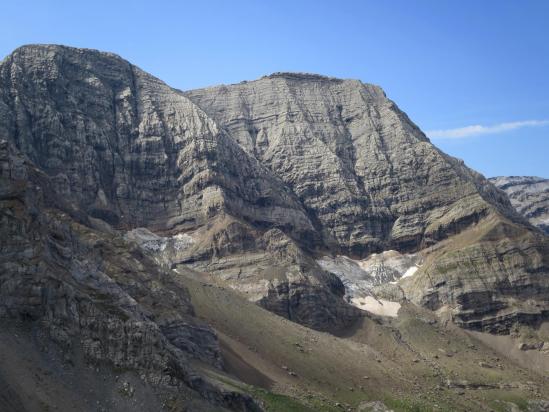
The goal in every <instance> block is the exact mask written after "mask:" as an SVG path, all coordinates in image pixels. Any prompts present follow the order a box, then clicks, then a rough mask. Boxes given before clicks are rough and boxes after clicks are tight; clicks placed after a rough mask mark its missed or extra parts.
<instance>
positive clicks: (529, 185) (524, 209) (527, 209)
mask: <svg viewBox="0 0 549 412" xmlns="http://www.w3.org/2000/svg"><path fill="white" fill-rule="evenodd" d="M490 181H491V182H492V183H493V184H494V185H496V187H498V188H499V189H501V190H503V191H504V192H505V193H506V194H507V196H509V199H511V204H512V205H513V206H514V207H515V209H517V211H518V212H519V213H520V214H521V215H523V216H524V217H525V218H526V219H528V221H529V222H530V223H531V224H533V225H534V226H537V227H538V228H540V229H541V230H542V231H544V232H545V233H546V234H548V235H549V179H543V178H541V177H533V176H500V177H492V178H490Z"/></svg>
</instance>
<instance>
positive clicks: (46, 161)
mask: <svg viewBox="0 0 549 412" xmlns="http://www.w3.org/2000/svg"><path fill="white" fill-rule="evenodd" d="M0 139H2V140H3V141H4V142H5V143H3V144H5V145H6V147H9V150H13V151H16V152H17V153H18V156H19V157H20V158H21V160H20V161H21V162H24V161H27V162H30V163H32V165H33V167H35V168H36V170H37V171H38V172H39V173H40V174H41V176H42V175H43V176H44V178H45V179H47V181H48V186H47V192H48V195H50V197H49V199H50V203H49V204H48V205H51V206H52V207H56V208H60V206H59V205H60V204H62V203H63V204H67V205H70V208H71V210H73V212H74V213H75V214H77V215H78V216H79V219H80V220H79V221H80V222H83V223H82V224H84V225H88V226H89V227H91V228H93V230H98V231H100V232H101V233H108V234H109V236H120V237H122V238H123V239H124V241H125V242H126V243H128V244H129V245H132V247H134V246H135V247H138V249H139V250H141V251H142V253H144V254H146V255H147V256H148V257H150V258H151V259H152V260H153V261H154V262H155V264H156V265H157V266H158V267H159V268H161V269H162V270H167V271H169V272H171V273H172V274H173V276H176V273H183V272H184V271H185V270H192V271H193V273H195V274H196V275H197V276H203V277H204V278H207V279H210V280H212V279H213V280H215V281H218V282H220V283H221V284H223V285H224V286H227V287H230V288H233V289H234V290H237V291H239V292H242V293H243V294H244V295H246V296H247V297H248V298H249V299H250V300H252V301H254V302H257V303H258V304H260V305H262V306H263V307H265V308H267V309H269V310H271V311H273V312H275V313H277V314H279V315H281V316H285V317H287V318H289V319H291V320H293V321H296V322H299V323H302V324H304V325H307V326H310V327H313V328H316V329H321V330H332V329H336V328H341V327H345V326H347V325H349V324H351V323H353V322H354V321H355V320H356V319H357V317H359V316H361V315H362V312H361V311H359V310H358V309H357V308H356V306H353V305H351V304H349V302H348V299H346V298H345V295H346V294H347V297H349V296H350V293H355V292H354V291H357V290H360V291H361V293H362V295H361V296H359V297H366V296H370V295H372V293H371V289H372V288H374V289H375V290H374V294H376V295H378V294H380V293H381V292H383V296H384V299H387V300H390V301H395V302H396V301H398V300H399V299H409V300H411V301H413V302H415V303H417V304H421V305H424V306H426V307H429V308H431V309H433V310H438V308H440V307H450V308H451V309H452V313H453V316H454V318H455V319H456V321H457V322H459V323H460V324H462V325H463V326H466V327H475V328H485V327H490V326H489V325H491V324H492V323H494V324H497V325H499V326H501V329H502V330H505V329H506V328H507V326H506V325H508V323H510V322H514V321H519V322H530V321H532V320H533V319H539V318H543V317H544V316H545V314H546V312H547V307H548V303H547V298H546V297H547V290H548V286H547V281H546V278H547V276H546V275H547V273H548V267H549V264H548V262H547V259H548V258H547V256H548V254H547V253H546V250H547V240H546V238H542V237H539V236H541V235H539V233H537V232H534V231H533V230H532V229H531V227H530V226H527V225H526V222H525V221H524V219H523V218H522V217H520V216H519V215H518V214H517V213H516V211H515V210H514V209H513V207H512V206H511V204H510V202H509V200H508V198H507V196H506V195H505V194H504V193H502V192H501V191H499V190H497V189H496V188H495V187H494V186H493V185H492V184H491V183H489V182H488V181H487V180H486V179H485V178H484V177H483V176H481V175H480V174H478V173H476V172H474V171H472V170H470V169H468V168H467V167H466V166H465V165H464V164H463V162H461V161H459V160H457V159H454V158H451V157H449V156H447V155H445V154H444V153H442V152H441V151H440V150H438V149H437V148H436V147H434V146H433V145H432V144H431V143H430V142H429V140H428V139H427V138H426V136H425V135H424V134H423V133H422V132H421V131H420V130H419V129H418V128H417V126H415V125H414V124H413V123H412V122H411V121H410V119H409V118H408V117H407V116H406V114H404V113H403V112H402V111H401V110H399V109H398V107H397V106H396V104H395V103H394V102H392V101H391V100H389V99H388V98H387V97H386V96H385V94H384V92H383V91H382V90H381V88H379V87H378V86H374V85H369V84H364V83H362V82H360V81H358V80H343V79H334V78H327V77H324V76H318V75H310V74H295V73H276V74H273V75H270V76H266V77H263V78H261V79H259V80H256V81H250V82H243V83H240V84H236V85H228V86H216V87H212V88H206V89H200V90H194V91H188V92H181V91H179V90H175V89H172V88H171V87H169V86H168V85H166V84H165V83H163V82H162V81H160V80H158V79H156V78H154V77H153V76H151V75H149V74H147V73H145V72H143V71H142V70H140V69H139V68H137V67H135V66H133V65H132V64H130V63H128V62H127V61H125V60H123V59H121V58H120V57H118V56H115V55H113V54H109V53H101V52H98V51H94V50H84V49H74V48H69V47H62V46H26V47H23V48H20V49H18V50H16V51H15V52H14V53H13V54H12V55H10V56H8V57H7V58H6V59H5V60H4V61H3V62H2V63H1V64H0ZM6 150H7V149H6ZM19 171H20V168H17V167H14V168H13V171H12V172H10V173H13V176H18V174H17V173H19ZM10 178H11V177H10ZM25 179H26V177H24V176H23V177H21V180H22V181H26V180H25ZM33 190H34V189H33ZM37 190H38V189H37ZM42 190H46V189H42ZM35 213H36V214H38V215H40V214H41V213H42V211H41V210H40V209H36V212H35ZM69 249H70V248H69ZM392 250H394V251H396V252H395V253H399V254H400V255H401V256H404V257H403V258H398V259H397V258H394V257H391V255H390V253H392V252H389V251H392ZM67 253H68V252H67ZM418 253H419V254H421V256H422V259H423V261H424V263H420V261H415V260H413V259H415V258H412V257H411V256H416V255H417V254H418ZM373 254H377V255H373ZM407 254H409V255H407ZM322 256H338V257H337V258H330V259H336V262H335V263H334V262H332V263H330V261H326V260H322V259H321V257H322ZM345 256H346V257H347V258H345ZM406 256H408V257H406ZM319 259H321V260H320V261H319ZM337 259H339V260H338V261H337ZM345 259H347V260H345ZM349 259H351V260H349ZM395 259H396V260H395ZM399 259H401V260H402V262H401V261H400V260H399ZM410 259H411V260H410ZM353 261H355V262H354V263H353ZM393 261H394V262H393ZM356 262H363V264H362V263H361V264H358V263H356ZM366 262H370V263H371V264H370V263H366ZM399 262H400V263H399ZM497 262H500V264H498V263H497ZM342 265H343V266H345V268H346V269H345V270H346V271H347V272H345V271H342V270H339V269H338V268H337V267H339V266H342ZM361 265H362V266H361ZM414 266H415V267H417V269H415V268H414ZM338 270H339V272H338ZM408 270H409V272H408ZM414 270H416V272H415V273H413V274H412V272H413V271H414ZM346 273H347V274H346ZM364 273H366V275H365V274H364ZM394 282H397V283H394ZM368 291H370V292H368ZM368 293H369V294H370V295H369V294H368ZM372 296H373V295H372ZM389 297H390V299H389ZM526 301H528V302H534V303H533V304H532V305H530V304H528V305H526V304H523V303H524V302H526ZM351 302H352V298H351ZM501 319H504V320H505V321H501Z"/></svg>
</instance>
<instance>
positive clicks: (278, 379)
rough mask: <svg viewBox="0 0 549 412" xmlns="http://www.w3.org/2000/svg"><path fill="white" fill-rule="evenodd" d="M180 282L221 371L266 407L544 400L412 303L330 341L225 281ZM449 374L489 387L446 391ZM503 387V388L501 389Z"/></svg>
mask: <svg viewBox="0 0 549 412" xmlns="http://www.w3.org/2000/svg"><path fill="white" fill-rule="evenodd" d="M179 280H180V281H181V282H182V283H184V284H185V285H186V286H187V287H188V288H189V290H190V293H191V296H192V303H193V305H194V307H195V309H196V312H197V315H198V316H199V317H200V318H202V319H204V320H205V321H206V322H208V323H209V324H211V325H212V326H213V327H214V328H215V330H216V331H217V332H218V334H219V336H220V340H221V343H222V347H223V348H224V349H223V350H224V354H225V359H226V363H227V364H228V366H229V367H228V370H229V371H230V372H231V373H232V374H233V375H235V376H237V377H238V378H239V379H240V380H242V381H244V382H246V381H247V383H249V384H254V387H248V388H247V390H249V391H251V392H253V393H255V394H256V395H257V396H258V397H260V398H263V399H264V400H265V401H266V402H267V405H270V406H269V410H307V407H306V406H305V405H308V407H309V408H312V409H313V410H326V411H330V410H341V409H340V407H339V406H338V407H336V406H335V405H336V403H340V404H342V406H343V405H345V406H347V405H348V406H347V407H351V408H356V407H357V406H358V405H359V404H360V403H361V402H362V401H366V400H378V399H379V400H383V401H384V402H385V403H386V404H387V405H388V406H390V407H392V408H394V409H395V410H402V411H413V410H418V411H429V410H448V411H460V410H461V411H474V410H499V409H501V408H502V407H504V406H505V404H503V403H501V400H510V401H514V402H515V403H516V404H517V405H519V404H524V402H525V400H526V399H533V398H535V397H536V394H539V395H540V396H544V397H545V398H547V397H549V387H548V384H547V382H544V381H543V378H542V377H541V376H540V375H537V374H536V373H533V372H530V371H527V370H525V369H522V368H520V367H519V366H517V365H515V364H514V363H513V362H512V361H510V360H508V359H506V358H504V357H503V355H501V354H498V353H495V352H494V351H493V350H491V349H490V348H489V347H488V346H486V345H485V344H483V343H482V342H481V341H479V340H477V339H475V338H474V337H472V336H471V335H469V334H467V333H465V332H464V331H462V330H460V329H457V328H454V327H452V326H444V327H443V326H441V325H439V324H431V323H432V322H431V323H429V320H431V318H430V317H432V316H433V315H432V313H430V312H428V311H423V310H421V309H419V308H417V307H415V306H413V305H409V306H406V307H405V308H404V309H403V310H401V315H400V316H399V317H398V319H396V320H394V321H391V322H390V323H387V322H388V321H379V320H378V321H376V320H374V319H370V318H367V317H366V318H364V319H363V320H362V321H361V323H360V324H358V325H355V327H354V328H353V330H349V331H348V332H347V333H346V336H341V337H335V336H332V335H330V334H326V333H321V332H316V331H313V330H310V329H307V328H305V327H302V326H300V325H297V324H295V323H292V322H290V321H287V320H286V319H283V318H280V317H278V316H275V315H273V314H271V313H269V312H267V311H265V310H263V309H261V308H260V307H258V306H256V305H254V304H253V303H250V302H248V301H246V300H245V299H244V298H243V297H241V296H239V295H238V294H237V293H236V292H233V291H229V290H227V289H224V288H223V287H220V286H212V285H208V284H205V283H202V282H201V281H199V280H196V279H194V280H193V279H190V278H188V277H186V276H184V275H179ZM479 362H484V363H486V364H488V365H490V366H492V367H490V368H488V367H483V366H481V365H479ZM498 365H499V366H498ZM286 368H287V369H286ZM289 371H292V372H294V373H295V374H296V375H297V376H291V375H290V374H289V373H288V372H289ZM365 376H367V377H368V378H367V379H366V378H365ZM218 378H219V377H218ZM225 379H226V377H225ZM448 379H449V380H451V381H453V382H459V381H462V380H467V381H468V382H469V383H474V384H477V385H494V386H495V388H489V389H488V388H481V389H460V388H448V386H447V381H448ZM526 382H531V383H530V384H526ZM501 383H506V384H508V387H507V388H505V389H500V388H499V385H500V384H501ZM234 384H235V385H238V384H237V383H234ZM255 385H262V386H263V390H262V389H260V388H258V387H257V386H255ZM275 393H276V394H281V395H285V396H286V397H277V395H275ZM288 397H290V398H293V399H294V400H295V401H292V400H291V399H289V398H288ZM295 402H297V403H295ZM286 403H288V405H290V404H291V406H288V405H285V404H286ZM299 404H301V406H299ZM281 405H282V406H281ZM277 408H278V409H277ZM281 408H282V409H281ZM284 408H286V409H284ZM300 408H301V409H300ZM503 410H504V409H503Z"/></svg>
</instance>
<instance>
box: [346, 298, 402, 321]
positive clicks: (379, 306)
mask: <svg viewBox="0 0 549 412" xmlns="http://www.w3.org/2000/svg"><path fill="white" fill-rule="evenodd" d="M351 303H352V304H353V305H354V306H356V307H357V308H359V309H362V310H365V311H367V312H370V313H373V314H375V315H379V316H390V317H392V318H396V317H397V316H398V311H399V309H400V303H398V302H391V301H390V300H385V299H376V298H374V297H373V296H365V297H362V298H353V299H351Z"/></svg>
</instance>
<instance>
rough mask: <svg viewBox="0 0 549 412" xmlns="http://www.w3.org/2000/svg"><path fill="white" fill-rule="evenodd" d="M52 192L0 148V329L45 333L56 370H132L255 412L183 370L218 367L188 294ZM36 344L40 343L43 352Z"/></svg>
mask: <svg viewBox="0 0 549 412" xmlns="http://www.w3.org/2000/svg"><path fill="white" fill-rule="evenodd" d="M54 186H55V183H54V182H52V179H50V178H49V177H48V176H47V175H45V174H44V173H43V172H41V171H40V170H39V169H37V168H36V167H35V166H34V165H33V164H32V163H30V162H29V161H28V160H25V159H24V158H23V157H22V156H21V155H20V154H18V153H17V151H16V150H15V149H14V148H13V147H12V146H11V144H10V143H8V142H7V141H5V140H2V141H0V230H1V236H0V250H1V251H2V253H1V256H0V322H12V323H13V322H16V323H17V322H19V323H25V324H27V325H35V327H36V328H39V329H41V330H44V331H45V332H46V334H47V338H48V339H50V340H52V341H53V342H55V344H56V345H57V347H59V348H60V349H61V350H62V352H63V353H64V359H65V362H68V363H71V364H73V363H76V362H77V359H79V358H81V357H83V359H84V362H85V364H86V365H88V366H94V365H97V366H99V365H110V366H111V367H112V368H115V369H117V370H131V371H134V372H135V373H137V374H138V375H139V376H141V379H142V380H143V382H144V383H145V384H147V385H150V386H151V387H153V388H157V389H161V388H168V389H172V390H174V391H177V388H180V387H186V388H187V389H191V392H192V393H194V396H196V397H203V398H206V399H208V400H209V401H210V402H211V403H213V404H216V405H218V406H219V407H230V408H234V409H236V410H258V406H257V405H256V404H255V403H254V401H253V400H252V399H251V398H250V397H248V396H247V395H242V394H239V393H234V392H231V391H227V390H225V389H222V388H221V387H219V386H216V385H214V384H212V383H211V382H210V381H209V380H208V379H206V378H205V377H203V376H201V375H200V374H199V373H197V372H196V371H195V370H194V368H193V367H192V366H191V362H193V361H194V362H199V363H203V364H206V365H209V366H210V367H213V368H221V367H222V361H221V357H220V351H219V345H218V342H217V337H216V335H215V334H214V332H213V331H212V330H211V329H210V328H209V327H208V326H207V325H205V324H202V323H201V322H199V321H198V320H197V319H196V318H195V317H194V311H193V308H192V305H191V303H190V299H189V296H188V293H187V291H186V290H185V289H184V288H183V287H182V286H180V285H178V284H177V283H175V282H174V281H173V280H172V279H171V277H170V276H169V275H168V274H167V273H166V272H164V271H162V270H161V269H160V268H159V266H158V265H156V264H155V263H154V261H153V260H152V259H151V258H150V257H148V256H147V255H145V254H143V252H142V250H141V249H139V248H136V247H132V245H131V244H129V243H127V242H125V241H124V240H123V239H122V237H120V236H119V235H117V234H113V233H106V232H104V231H99V230H94V229H93V228H92V227H93V226H94V224H93V218H91V219H90V218H89V217H88V216H86V215H85V214H83V213H81V212H80V211H79V210H78V208H76V207H75V206H74V205H73V204H72V203H70V202H67V201H65V200H66V199H59V198H57V196H56V193H55V191H54ZM43 344H45V342H44V343H43Z"/></svg>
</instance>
